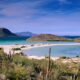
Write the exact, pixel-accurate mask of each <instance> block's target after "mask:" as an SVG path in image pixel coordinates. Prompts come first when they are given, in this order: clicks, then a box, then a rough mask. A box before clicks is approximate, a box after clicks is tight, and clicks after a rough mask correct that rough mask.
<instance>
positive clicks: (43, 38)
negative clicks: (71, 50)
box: [27, 34, 73, 41]
mask: <svg viewBox="0 0 80 80" xmlns="http://www.w3.org/2000/svg"><path fill="white" fill-rule="evenodd" d="M27 40H29V41H73V39H69V38H64V37H61V36H57V35H52V34H40V35H35V36H32V37H30V38H28V39H27Z"/></svg>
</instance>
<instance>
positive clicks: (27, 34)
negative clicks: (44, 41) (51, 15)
mask: <svg viewBox="0 0 80 80" xmlns="http://www.w3.org/2000/svg"><path fill="white" fill-rule="evenodd" d="M15 34H16V35H17V36H34V35H36V34H34V33H32V32H17V33H15Z"/></svg>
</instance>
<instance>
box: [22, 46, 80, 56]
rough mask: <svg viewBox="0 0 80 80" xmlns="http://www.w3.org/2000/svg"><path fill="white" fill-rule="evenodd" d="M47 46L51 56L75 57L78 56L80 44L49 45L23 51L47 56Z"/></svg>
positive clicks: (28, 53)
mask: <svg viewBox="0 0 80 80" xmlns="http://www.w3.org/2000/svg"><path fill="white" fill-rule="evenodd" d="M49 48H51V56H54V57H59V56H69V57H75V56H77V55H79V56H80V46H79V45H78V46H51V47H41V48H33V49H29V50H25V51H23V52H24V53H25V54H27V55H35V56H36V55H37V56H48V54H49Z"/></svg>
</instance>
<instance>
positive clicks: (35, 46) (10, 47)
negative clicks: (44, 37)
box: [0, 43, 80, 63]
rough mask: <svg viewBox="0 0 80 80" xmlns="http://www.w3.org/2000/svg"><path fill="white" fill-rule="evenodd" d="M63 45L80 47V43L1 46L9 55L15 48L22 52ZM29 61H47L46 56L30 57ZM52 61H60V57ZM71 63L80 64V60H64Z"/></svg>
mask: <svg viewBox="0 0 80 80" xmlns="http://www.w3.org/2000/svg"><path fill="white" fill-rule="evenodd" d="M62 45H66V46H67V45H80V43H70V44H67V43H65V44H34V45H18V44H17V45H0V48H3V49H4V52H5V53H7V54H9V51H10V50H11V49H13V48H20V49H21V51H22V50H25V49H31V48H38V47H46V46H62ZM28 58H29V59H38V60H40V59H45V57H44V56H41V57H40V56H28ZM51 59H52V60H57V59H59V57H51ZM71 61H74V62H80V59H79V58H71V59H70V60H65V59H64V60H63V62H64V63H65V62H71Z"/></svg>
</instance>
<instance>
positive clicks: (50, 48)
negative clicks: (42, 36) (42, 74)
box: [48, 48, 51, 71]
mask: <svg viewBox="0 0 80 80" xmlns="http://www.w3.org/2000/svg"><path fill="white" fill-rule="evenodd" d="M50 59H51V48H49V60H48V71H49V70H50Z"/></svg>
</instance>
